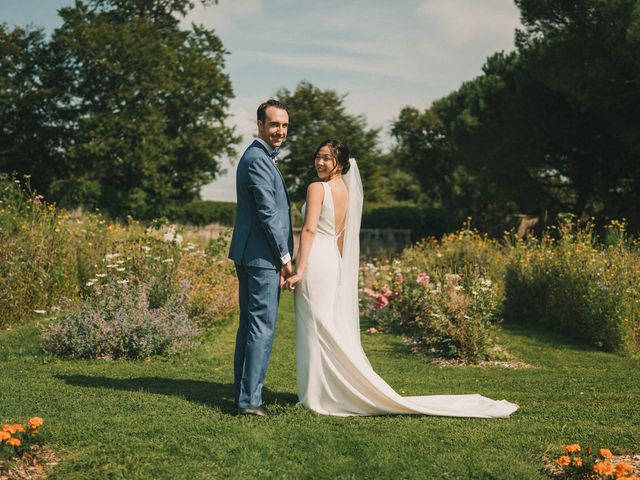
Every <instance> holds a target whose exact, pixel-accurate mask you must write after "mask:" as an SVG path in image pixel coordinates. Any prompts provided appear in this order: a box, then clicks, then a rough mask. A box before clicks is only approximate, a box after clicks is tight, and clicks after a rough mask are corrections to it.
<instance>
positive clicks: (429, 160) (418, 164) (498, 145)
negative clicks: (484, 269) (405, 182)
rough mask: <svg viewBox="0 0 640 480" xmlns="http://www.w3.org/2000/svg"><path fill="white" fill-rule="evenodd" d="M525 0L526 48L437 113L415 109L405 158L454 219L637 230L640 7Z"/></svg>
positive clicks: (406, 114)
mask: <svg viewBox="0 0 640 480" xmlns="http://www.w3.org/2000/svg"><path fill="white" fill-rule="evenodd" d="M516 3H517V4H518V6H519V7H520V8H521V11H522V16H523V22H524V28H523V30H522V31H519V32H518V34H517V41H516V46H517V51H516V52H513V53H509V54H505V53H496V54H494V55H492V56H490V57H489V58H488V59H487V61H486V64H485V66H484V67H483V71H484V73H483V75H481V76H479V77H477V78H475V79H473V80H471V81H468V82H465V83H463V84H462V85H461V86H460V88H458V90H456V91H455V92H453V93H451V94H450V95H448V96H447V97H444V98H442V99H439V100H437V101H435V102H433V104H432V105H431V107H430V108H428V109H427V110H426V111H424V112H420V111H418V110H417V109H415V108H412V107H407V108H405V109H404V110H403V111H402V112H401V113H400V116H399V117H398V119H397V120H396V121H395V122H394V124H393V128H392V135H393V136H394V137H395V138H396V140H397V148H396V158H397V159H398V161H399V162H400V163H401V165H404V166H406V167H407V168H409V169H410V170H411V171H412V172H413V173H414V174H415V175H416V178H417V179H418V180H419V181H420V184H421V185H422V188H423V191H424V196H425V200H424V203H425V204H426V205H427V206H433V207H435V208H442V209H443V210H444V212H446V214H447V216H448V217H449V218H451V219H452V220H453V222H454V224H455V223H458V222H460V221H461V220H462V219H464V217H466V216H467V215H471V216H473V217H474V218H475V219H476V221H477V222H479V223H481V224H484V226H485V227H487V228H489V227H491V226H492V223H500V222H503V221H504V218H505V216H506V215H507V214H510V213H529V214H539V215H547V214H548V215H549V216H551V217H552V218H553V216H554V215H555V214H557V213H559V212H573V213H574V214H576V215H577V216H579V217H581V216H586V217H588V216H596V217H597V218H599V219H608V218H623V217H624V218H627V219H630V224H631V226H632V228H634V229H637V228H638V227H640V223H639V222H640V210H638V205H639V203H638V201H637V191H638V185H639V182H640V162H639V161H638V159H639V158H640V142H639V141H638V136H637V132H638V130H639V129H640V124H639V123H638V116H637V115H635V112H634V108H635V107H634V106H635V105H637V104H640V88H638V78H640V53H639V52H640V35H638V34H637V32H638V31H640V6H639V5H638V3H637V2H636V1H635V0H589V1H586V2H580V3H575V2H553V1H543V2H538V1H535V0H534V1H528V0H521V1H518V2H516ZM450 228H451V227H450Z"/></svg>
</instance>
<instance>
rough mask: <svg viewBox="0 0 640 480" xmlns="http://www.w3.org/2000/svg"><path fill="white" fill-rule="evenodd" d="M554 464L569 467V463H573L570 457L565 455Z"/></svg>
mask: <svg viewBox="0 0 640 480" xmlns="http://www.w3.org/2000/svg"><path fill="white" fill-rule="evenodd" d="M554 463H557V464H558V465H569V463H571V458H569V456H568V455H563V456H561V457H560V458H558V459H556V460H554Z"/></svg>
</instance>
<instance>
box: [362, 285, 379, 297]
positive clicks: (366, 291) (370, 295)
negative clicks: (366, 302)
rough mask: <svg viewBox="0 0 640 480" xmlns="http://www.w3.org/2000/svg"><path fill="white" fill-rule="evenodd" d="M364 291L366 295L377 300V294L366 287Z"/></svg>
mask: <svg viewBox="0 0 640 480" xmlns="http://www.w3.org/2000/svg"><path fill="white" fill-rule="evenodd" d="M362 291H363V292H364V293H365V295H367V296H368V297H371V298H376V296H377V295H378V294H377V293H376V292H374V291H373V290H371V289H370V288H367V287H365V288H364V289H363V290H362Z"/></svg>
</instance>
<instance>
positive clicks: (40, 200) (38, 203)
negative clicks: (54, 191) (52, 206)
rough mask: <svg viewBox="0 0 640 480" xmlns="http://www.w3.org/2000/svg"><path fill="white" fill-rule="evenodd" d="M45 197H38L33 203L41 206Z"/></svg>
mask: <svg viewBox="0 0 640 480" xmlns="http://www.w3.org/2000/svg"><path fill="white" fill-rule="evenodd" d="M43 198H44V197H43V196H42V195H36V196H35V198H34V199H33V203H35V204H36V205H40V204H42V199H43Z"/></svg>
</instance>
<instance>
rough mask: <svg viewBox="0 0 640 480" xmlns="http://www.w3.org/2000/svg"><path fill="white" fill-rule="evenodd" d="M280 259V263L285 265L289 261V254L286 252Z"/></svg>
mask: <svg viewBox="0 0 640 480" xmlns="http://www.w3.org/2000/svg"><path fill="white" fill-rule="evenodd" d="M280 261H281V262H282V265H286V264H287V263H289V262H290V261H291V255H289V254H288V253H287V254H286V255H285V256H284V257H282V258H281V259H280Z"/></svg>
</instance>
